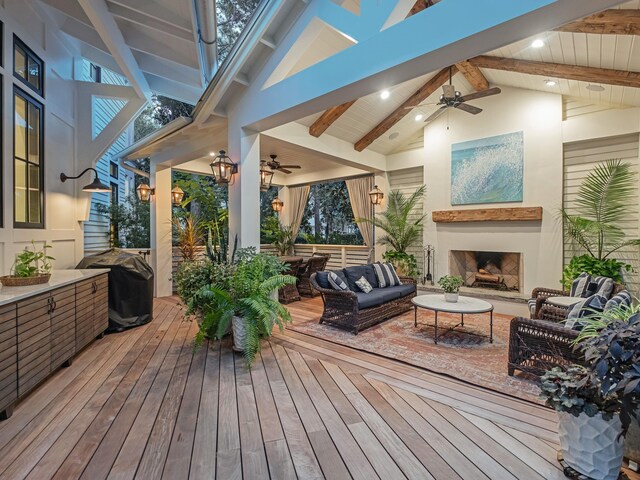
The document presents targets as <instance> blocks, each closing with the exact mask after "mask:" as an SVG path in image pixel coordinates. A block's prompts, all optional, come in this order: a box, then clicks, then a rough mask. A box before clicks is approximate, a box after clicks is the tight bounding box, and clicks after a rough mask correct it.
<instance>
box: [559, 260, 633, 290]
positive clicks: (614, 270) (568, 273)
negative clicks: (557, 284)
mask: <svg viewBox="0 0 640 480" xmlns="http://www.w3.org/2000/svg"><path fill="white" fill-rule="evenodd" d="M625 271H626V272H630V271H632V268H631V265H628V264H624V263H622V262H620V261H618V260H616V259H615V258H606V259H599V258H595V257H592V256H591V255H589V254H587V253H585V254H584V255H580V256H577V257H573V258H572V259H571V261H570V262H569V264H568V265H567V266H566V267H564V270H563V271H562V285H563V287H564V288H565V290H569V289H570V288H571V283H572V282H573V281H574V280H575V279H576V278H577V277H578V275H580V274H581V273H582V272H587V273H589V274H590V275H598V276H603V277H609V278H611V279H613V281H614V282H616V283H623V282H624V278H623V272H625Z"/></svg>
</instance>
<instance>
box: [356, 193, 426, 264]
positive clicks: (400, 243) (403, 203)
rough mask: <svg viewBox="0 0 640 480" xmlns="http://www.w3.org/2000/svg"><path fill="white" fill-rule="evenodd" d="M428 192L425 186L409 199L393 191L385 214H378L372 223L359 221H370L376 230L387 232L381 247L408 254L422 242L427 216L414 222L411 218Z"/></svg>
mask: <svg viewBox="0 0 640 480" xmlns="http://www.w3.org/2000/svg"><path fill="white" fill-rule="evenodd" d="M426 190H427V188H426V187H425V186H424V185H423V186H421V187H420V188H418V189H417V190H416V191H415V192H413V193H412V194H411V195H409V196H408V197H406V196H404V195H403V194H402V192H400V191H399V190H392V191H391V193H389V202H388V206H387V209H386V210H385V211H384V212H382V213H379V214H377V215H376V216H375V218H374V219H373V220H371V221H370V220H367V219H358V221H364V222H369V221H370V222H371V223H373V224H374V225H375V227H376V228H379V229H381V230H383V231H384V232H385V235H383V236H381V237H380V238H379V239H378V243H380V244H381V245H389V246H390V247H391V248H392V249H393V250H395V251H396V252H406V251H407V249H409V248H410V247H412V246H414V245H417V244H419V243H420V241H421V240H422V222H423V221H424V219H425V217H426V214H425V215H420V216H419V217H418V218H415V219H413V220H411V219H410V217H411V215H412V213H413V212H414V210H415V209H416V207H418V205H419V204H420V202H422V200H423V198H424V194H425V192H426Z"/></svg>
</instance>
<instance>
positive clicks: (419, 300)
mask: <svg viewBox="0 0 640 480" xmlns="http://www.w3.org/2000/svg"><path fill="white" fill-rule="evenodd" d="M411 302H412V303H413V308H414V321H413V323H414V326H415V327H417V326H418V307H420V308H426V309H427V310H431V311H433V312H435V316H436V320H435V324H434V325H431V326H432V327H434V328H435V335H434V340H433V341H434V343H436V344H437V343H438V312H446V313H459V314H460V315H461V316H462V318H461V321H460V323H458V324H457V325H454V326H453V327H450V328H448V329H447V331H445V332H444V333H443V334H441V335H440V336H442V335H446V334H447V333H449V332H451V331H453V330H454V329H455V328H456V327H460V326H462V327H464V315H465V314H475V313H489V342H490V343H493V305H491V304H490V303H489V302H487V301H485V300H480V299H479V298H471V297H462V296H460V297H458V301H457V302H447V301H446V300H445V299H444V295H418V296H417V297H414V298H413V299H412V300H411ZM469 333H470V334H471V335H478V334H476V333H471V332H469ZM481 336H484V335H481Z"/></svg>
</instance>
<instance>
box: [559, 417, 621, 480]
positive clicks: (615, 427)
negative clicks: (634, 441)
mask: <svg viewBox="0 0 640 480" xmlns="http://www.w3.org/2000/svg"><path fill="white" fill-rule="evenodd" d="M621 431H622V424H621V423H620V418H619V417H618V416H615V417H613V418H612V419H611V420H604V419H603V418H602V415H601V414H597V415H595V416H593V417H589V416H588V415H587V414H585V413H581V414H580V415H579V416H578V417H574V416H573V415H571V414H570V413H566V412H558V433H559V435H560V449H561V450H562V455H563V456H564V460H565V462H567V464H568V465H569V466H570V467H571V468H573V469H575V470H577V471H578V472H580V473H582V474H583V475H586V476H587V477H589V478H592V479H593V480H617V478H618V476H619V475H620V467H622V454H623V451H624V440H623V439H621V438H620V439H618V437H619V434H620V432H621Z"/></svg>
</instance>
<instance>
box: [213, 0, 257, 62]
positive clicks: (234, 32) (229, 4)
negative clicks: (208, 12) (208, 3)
mask: <svg viewBox="0 0 640 480" xmlns="http://www.w3.org/2000/svg"><path fill="white" fill-rule="evenodd" d="M258 3H259V0H217V1H216V16H217V22H218V58H219V61H220V62H222V61H223V60H224V59H225V58H226V56H227V55H228V54H229V52H230V51H231V49H232V48H233V45H234V44H235V43H236V41H237V39H238V37H239V36H240V34H241V33H242V30H243V29H244V27H245V25H246V24H247V22H248V21H249V18H251V15H252V14H253V12H254V11H255V9H256V6H257V5H258Z"/></svg>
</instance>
